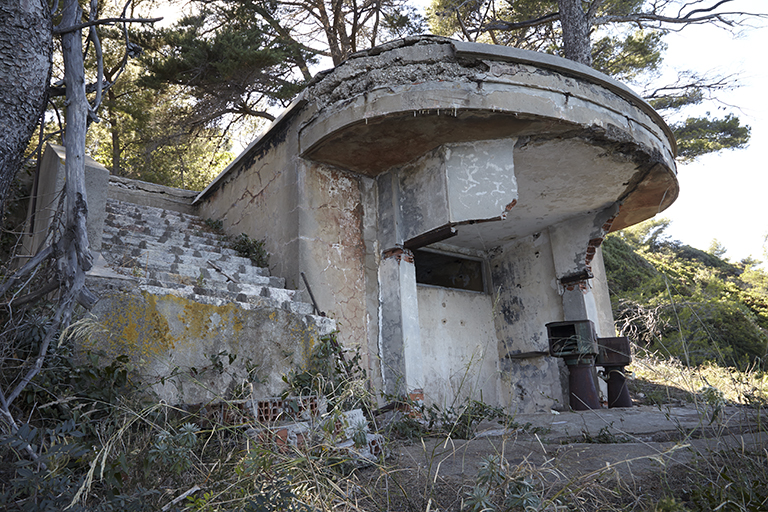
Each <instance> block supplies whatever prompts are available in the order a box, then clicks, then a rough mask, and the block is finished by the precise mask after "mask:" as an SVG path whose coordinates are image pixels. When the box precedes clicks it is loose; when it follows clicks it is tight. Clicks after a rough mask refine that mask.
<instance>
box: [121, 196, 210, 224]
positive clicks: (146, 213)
mask: <svg viewBox="0 0 768 512" xmlns="http://www.w3.org/2000/svg"><path fill="white" fill-rule="evenodd" d="M106 212H107V214H110V213H116V214H120V215H125V216H129V217H133V218H136V219H140V218H158V219H165V218H171V219H175V220H176V221H177V222H191V223H202V222H203V220H202V219H201V218H200V217H199V216H198V215H190V214H186V213H181V212H176V211H173V210H164V209H163V208H157V207H155V206H143V205H137V204H134V203H127V202H123V201H118V200H116V199H112V198H108V199H107V203H106Z"/></svg>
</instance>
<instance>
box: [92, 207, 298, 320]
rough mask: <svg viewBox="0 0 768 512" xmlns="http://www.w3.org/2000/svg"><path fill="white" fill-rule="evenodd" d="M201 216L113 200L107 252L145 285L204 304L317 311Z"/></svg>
mask: <svg viewBox="0 0 768 512" xmlns="http://www.w3.org/2000/svg"><path fill="white" fill-rule="evenodd" d="M229 244H230V242H229V240H228V239H227V237H226V235H224V234H221V233H216V232H214V231H211V229H210V228H209V227H208V226H206V225H205V223H204V222H203V220H202V219H200V218H199V217H197V216H194V215H189V214H184V213H179V212H174V211H168V210H163V209H161V208H155V207H151V206H137V205H133V204H131V203H125V202H120V201H114V200H109V201H108V204H107V219H106V222H105V227H104V237H103V241H102V254H103V256H104V257H105V259H106V260H107V261H108V262H109V263H110V264H111V265H112V266H114V267H116V268H115V269H114V270H115V272H117V273H120V274H123V275H126V276H130V277H131V278H132V279H134V280H135V281H137V282H138V283H139V285H140V286H141V288H142V289H145V290H147V291H149V292H150V293H154V294H158V295H168V294H171V295H176V296H179V297H184V298H186V299H188V300H193V301H197V302H201V303H204V304H215V305H221V304H226V303H237V304H238V305H239V306H240V307H243V308H246V309H256V308H263V307H269V308H278V309H285V310H288V311H291V312H293V313H296V314H301V315H311V314H312V313H313V308H312V305H311V304H307V303H303V302H300V301H299V294H297V292H296V291H293V290H287V289H285V280H284V279H283V278H279V277H272V276H270V275H269V269H267V268H260V267H257V266H255V265H253V263H252V262H251V260H250V259H248V258H243V257H241V256H239V255H238V254H237V252H236V251H235V250H233V249H231V248H230V247H229Z"/></svg>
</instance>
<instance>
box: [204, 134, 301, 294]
mask: <svg viewBox="0 0 768 512" xmlns="http://www.w3.org/2000/svg"><path fill="white" fill-rule="evenodd" d="M279 128H281V129H278V130H277V133H273V134H272V135H271V137H270V138H269V139H268V140H260V141H257V142H260V143H261V144H259V145H256V146H253V145H252V146H251V147H249V149H248V150H246V151H247V154H246V156H245V157H243V158H242V159H241V160H238V162H237V165H235V166H234V167H231V168H230V170H229V172H227V173H225V174H222V175H220V176H219V179H218V181H217V182H216V184H215V187H212V188H211V189H210V193H209V195H208V196H207V197H206V201H202V202H199V203H198V204H199V215H200V216H201V217H203V218H212V219H218V220H222V221H223V222H224V230H225V231H227V232H228V233H230V234H232V235H239V234H240V233H245V234H247V235H248V236H250V237H251V238H256V239H262V238H263V239H264V240H265V241H266V249H267V251H268V252H269V253H270V254H271V255H272V257H271V258H270V261H269V268H270V271H271V272H272V274H273V275H277V276H280V277H284V278H285V280H286V285H287V286H288V287H289V288H292V289H298V288H299V287H300V276H299V271H300V270H299V254H300V251H299V209H298V197H299V185H298V180H299V176H298V173H297V161H298V156H297V146H296V136H295V132H293V131H292V130H291V131H290V134H291V135H292V136H290V135H288V133H286V132H285V130H286V127H285V126H281V127H279ZM307 299H308V297H307Z"/></svg>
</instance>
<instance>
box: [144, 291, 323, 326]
mask: <svg viewBox="0 0 768 512" xmlns="http://www.w3.org/2000/svg"><path fill="white" fill-rule="evenodd" d="M142 289H144V290H146V291H148V292H149V293H151V294H153V295H175V296H177V297H182V298H184V299H187V300H191V301H195V302H200V303H201V304H212V305H215V306H222V305H225V304H229V303H232V302H235V303H237V304H238V305H239V306H240V307H242V308H243V309H259V308H273V309H284V310H286V311H290V312H291V313H295V314H297V315H312V314H313V308H312V305H311V304H307V303H306V302H296V301H292V300H281V299H280V298H273V297H262V296H261V295H256V296H254V295H246V294H244V293H234V292H223V291H221V290H215V289H206V288H200V287H197V286H191V285H182V284H179V286H177V287H174V288H168V287H164V286H154V285H152V284H146V285H142ZM283 291H289V290H283ZM321 318H322V317H321Z"/></svg>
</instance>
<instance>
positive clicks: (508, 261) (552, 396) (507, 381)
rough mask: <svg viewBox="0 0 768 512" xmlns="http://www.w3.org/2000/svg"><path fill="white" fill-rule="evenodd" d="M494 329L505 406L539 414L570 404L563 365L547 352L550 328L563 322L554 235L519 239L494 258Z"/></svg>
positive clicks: (536, 234)
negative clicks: (552, 239)
mask: <svg viewBox="0 0 768 512" xmlns="http://www.w3.org/2000/svg"><path fill="white" fill-rule="evenodd" d="M489 264H490V268H491V276H492V282H491V286H492V288H493V300H494V302H495V306H494V312H495V315H494V325H495V326H496V333H497V336H498V339H499V344H498V355H499V368H500V371H501V391H500V402H501V403H503V404H505V405H506V406H508V407H510V408H511V409H512V410H513V411H519V412H535V411H546V410H548V409H550V408H562V407H563V406H564V405H567V404H568V400H567V398H566V399H564V390H563V386H562V383H561V380H560V368H559V366H560V362H559V361H558V360H557V359H555V358H552V357H549V355H546V353H547V352H548V350H549V340H548V338H547V331H546V327H545V325H546V324H547V323H549V322H557V321H560V320H562V319H563V316H562V315H563V307H562V300H561V297H560V294H559V290H558V284H557V280H556V277H555V267H554V260H553V257H552V248H551V243H550V240H549V234H548V233H547V232H546V231H545V232H542V233H534V234H533V235H531V236H528V237H525V238H522V239H519V240H515V241H514V242H512V243H510V244H508V245H505V246H504V247H501V248H498V249H496V250H494V251H492V253H491V258H490V262H489Z"/></svg>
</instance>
